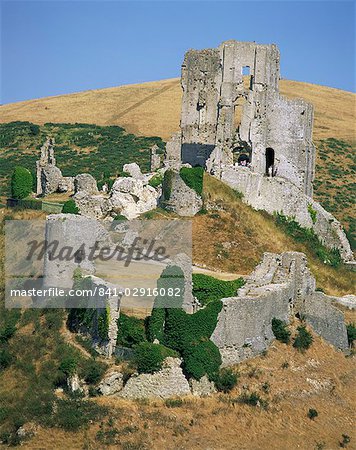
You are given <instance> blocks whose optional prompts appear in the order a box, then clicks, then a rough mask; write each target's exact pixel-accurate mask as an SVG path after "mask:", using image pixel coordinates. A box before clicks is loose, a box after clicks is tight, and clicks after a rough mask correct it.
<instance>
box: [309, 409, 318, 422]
mask: <svg viewBox="0 0 356 450" xmlns="http://www.w3.org/2000/svg"><path fill="white" fill-rule="evenodd" d="M308 417H309V419H311V420H313V419H315V417H318V411H317V410H316V409H313V408H310V409H309V411H308Z"/></svg>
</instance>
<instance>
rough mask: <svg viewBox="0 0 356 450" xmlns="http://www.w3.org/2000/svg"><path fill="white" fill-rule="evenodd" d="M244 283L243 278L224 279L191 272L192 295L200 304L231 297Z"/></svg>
mask: <svg viewBox="0 0 356 450" xmlns="http://www.w3.org/2000/svg"><path fill="white" fill-rule="evenodd" d="M244 284H245V281H244V279H243V278H238V279H236V280H233V281H224V280H218V279H217V278H214V277H210V276H208V275H205V274H202V273H193V295H194V296H195V297H196V298H197V299H198V300H199V302H200V303H201V304H202V305H206V304H207V303H209V302H210V301H212V300H220V299H222V298H226V297H232V296H234V295H236V292H237V290H238V289H239V288H240V287H242V286H243V285H244Z"/></svg>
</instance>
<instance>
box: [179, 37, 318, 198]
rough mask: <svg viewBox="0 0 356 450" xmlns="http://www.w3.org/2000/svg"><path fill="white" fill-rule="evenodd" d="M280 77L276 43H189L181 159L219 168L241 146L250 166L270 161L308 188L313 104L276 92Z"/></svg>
mask: <svg viewBox="0 0 356 450" xmlns="http://www.w3.org/2000/svg"><path fill="white" fill-rule="evenodd" d="M244 75H249V76H250V77H249V83H248V85H246V77H245V79H244ZM279 77H280V71H279V50H278V48H277V47H276V46H275V45H260V44H255V43H254V42H237V41H227V42H224V43H222V44H221V45H220V46H219V47H218V48H217V49H207V50H189V51H188V52H187V53H186V55H185V58H184V62H183V65H182V88H183V103H182V117H181V158H182V162H183V163H190V164H192V165H197V164H199V165H202V166H206V167H207V169H208V170H209V171H210V172H212V173H215V174H218V173H220V171H221V170H222V168H223V166H225V165H229V164H230V165H231V164H232V163H233V160H234V157H233V154H234V152H235V153H239V152H240V153H241V152H242V151H245V152H247V153H248V157H249V159H250V162H251V169H252V171H253V172H256V173H260V174H261V175H264V174H266V173H268V170H269V168H272V166H273V174H278V176H280V177H283V178H287V179H288V180H290V181H291V182H292V183H293V184H296V185H297V186H298V187H299V188H302V190H303V192H304V193H305V194H307V195H311V194H312V180H313V176H314V158H315V156H314V155H315V148H314V146H313V143H312V124H313V108H312V106H311V105H310V104H308V103H306V102H304V101H303V100H288V99H286V98H284V97H282V96H281V95H280V94H279ZM239 116H240V117H239ZM238 119H240V120H241V122H240V124H238Z"/></svg>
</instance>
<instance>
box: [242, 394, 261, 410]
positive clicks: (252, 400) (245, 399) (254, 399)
mask: <svg viewBox="0 0 356 450" xmlns="http://www.w3.org/2000/svg"><path fill="white" fill-rule="evenodd" d="M238 401H239V403H244V404H245V405H250V406H261V407H262V408H266V407H267V406H268V403H267V401H266V400H264V399H263V398H262V397H260V396H259V395H258V394H257V393H256V392H252V393H251V394H241V395H240V397H239V398H238Z"/></svg>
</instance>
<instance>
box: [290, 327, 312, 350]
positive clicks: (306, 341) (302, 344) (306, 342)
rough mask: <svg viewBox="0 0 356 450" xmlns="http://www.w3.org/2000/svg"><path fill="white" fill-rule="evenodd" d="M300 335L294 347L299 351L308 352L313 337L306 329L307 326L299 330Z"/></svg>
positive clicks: (295, 340) (296, 338)
mask: <svg viewBox="0 0 356 450" xmlns="http://www.w3.org/2000/svg"><path fill="white" fill-rule="evenodd" d="M297 330H298V334H297V336H296V337H295V339H294V342H293V347H295V348H296V349H297V350H299V351H301V352H303V351H304V350H307V349H308V348H309V347H310V346H311V345H312V343H313V336H312V335H311V334H310V333H309V331H308V330H307V329H306V328H305V326H300V327H298V328H297Z"/></svg>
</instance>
